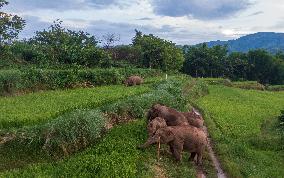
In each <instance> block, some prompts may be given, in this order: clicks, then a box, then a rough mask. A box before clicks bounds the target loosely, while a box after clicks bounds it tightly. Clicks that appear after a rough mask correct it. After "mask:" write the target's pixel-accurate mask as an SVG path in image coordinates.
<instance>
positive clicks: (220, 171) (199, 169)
mask: <svg viewBox="0 0 284 178" xmlns="http://www.w3.org/2000/svg"><path fill="white" fill-rule="evenodd" d="M195 110H196V111H197V113H198V114H200V112H199V111H198V110H197V109H195ZM200 115H201V114H200ZM203 130H204V132H205V133H206V136H207V140H208V144H207V150H208V153H209V156H210V158H211V160H212V162H213V165H214V167H215V170H216V172H217V177H218V178H227V176H226V174H225V173H224V171H223V169H222V168H221V164H220V161H219V160H218V158H217V157H216V155H215V153H214V151H213V149H212V143H211V139H210V137H209V134H208V129H207V127H206V126H203ZM196 172H197V178H205V177H206V176H205V173H204V171H203V168H202V167H196Z"/></svg>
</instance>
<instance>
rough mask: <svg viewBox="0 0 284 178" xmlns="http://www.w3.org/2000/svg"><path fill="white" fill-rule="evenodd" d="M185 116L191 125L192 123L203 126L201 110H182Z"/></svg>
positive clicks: (199, 126) (195, 125) (198, 126)
mask: <svg viewBox="0 0 284 178" xmlns="http://www.w3.org/2000/svg"><path fill="white" fill-rule="evenodd" d="M182 114H183V115H184V117H185V118H186V119H187V121H188V123H189V125H192V126H194V127H197V128H202V127H203V123H204V120H203V118H202V116H201V114H200V113H199V112H197V111H196V110H195V109H193V110H192V111H190V112H182Z"/></svg>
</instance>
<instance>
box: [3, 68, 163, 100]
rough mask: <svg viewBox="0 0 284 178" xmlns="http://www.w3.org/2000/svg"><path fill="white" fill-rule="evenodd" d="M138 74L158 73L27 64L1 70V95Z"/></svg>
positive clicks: (113, 81) (107, 82)
mask: <svg viewBox="0 0 284 178" xmlns="http://www.w3.org/2000/svg"><path fill="white" fill-rule="evenodd" d="M131 75H140V76H142V77H150V76H155V75H160V71H158V70H153V69H130V68H125V69H119V68H110V69H85V70H84V69H78V68H72V69H65V70H47V69H45V70H42V69H37V68H29V69H25V70H24V69H22V70H20V71H19V70H7V71H2V72H0V95H6V94H7V93H9V94H13V93H15V92H18V91H21V90H27V91H30V90H32V91H36V90H48V89H62V88H73V87H76V86H81V85H80V84H84V83H85V82H88V83H90V85H93V86H100V85H110V84H121V83H122V82H123V80H125V78H126V77H128V76H131Z"/></svg>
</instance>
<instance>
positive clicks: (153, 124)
mask: <svg viewBox="0 0 284 178" xmlns="http://www.w3.org/2000/svg"><path fill="white" fill-rule="evenodd" d="M163 127H167V123H166V121H165V119H163V118H161V117H156V118H155V119H153V120H151V121H150V122H149V123H148V125H147V131H148V136H149V137H151V136H153V135H154V134H155V132H156V131H157V130H158V129H160V128H163Z"/></svg>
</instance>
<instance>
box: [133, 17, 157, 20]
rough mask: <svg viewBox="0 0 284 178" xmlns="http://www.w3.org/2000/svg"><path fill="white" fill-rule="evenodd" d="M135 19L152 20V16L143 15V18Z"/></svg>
mask: <svg viewBox="0 0 284 178" xmlns="http://www.w3.org/2000/svg"><path fill="white" fill-rule="evenodd" d="M136 20H153V18H149V17H143V18H140V19H136Z"/></svg>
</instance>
